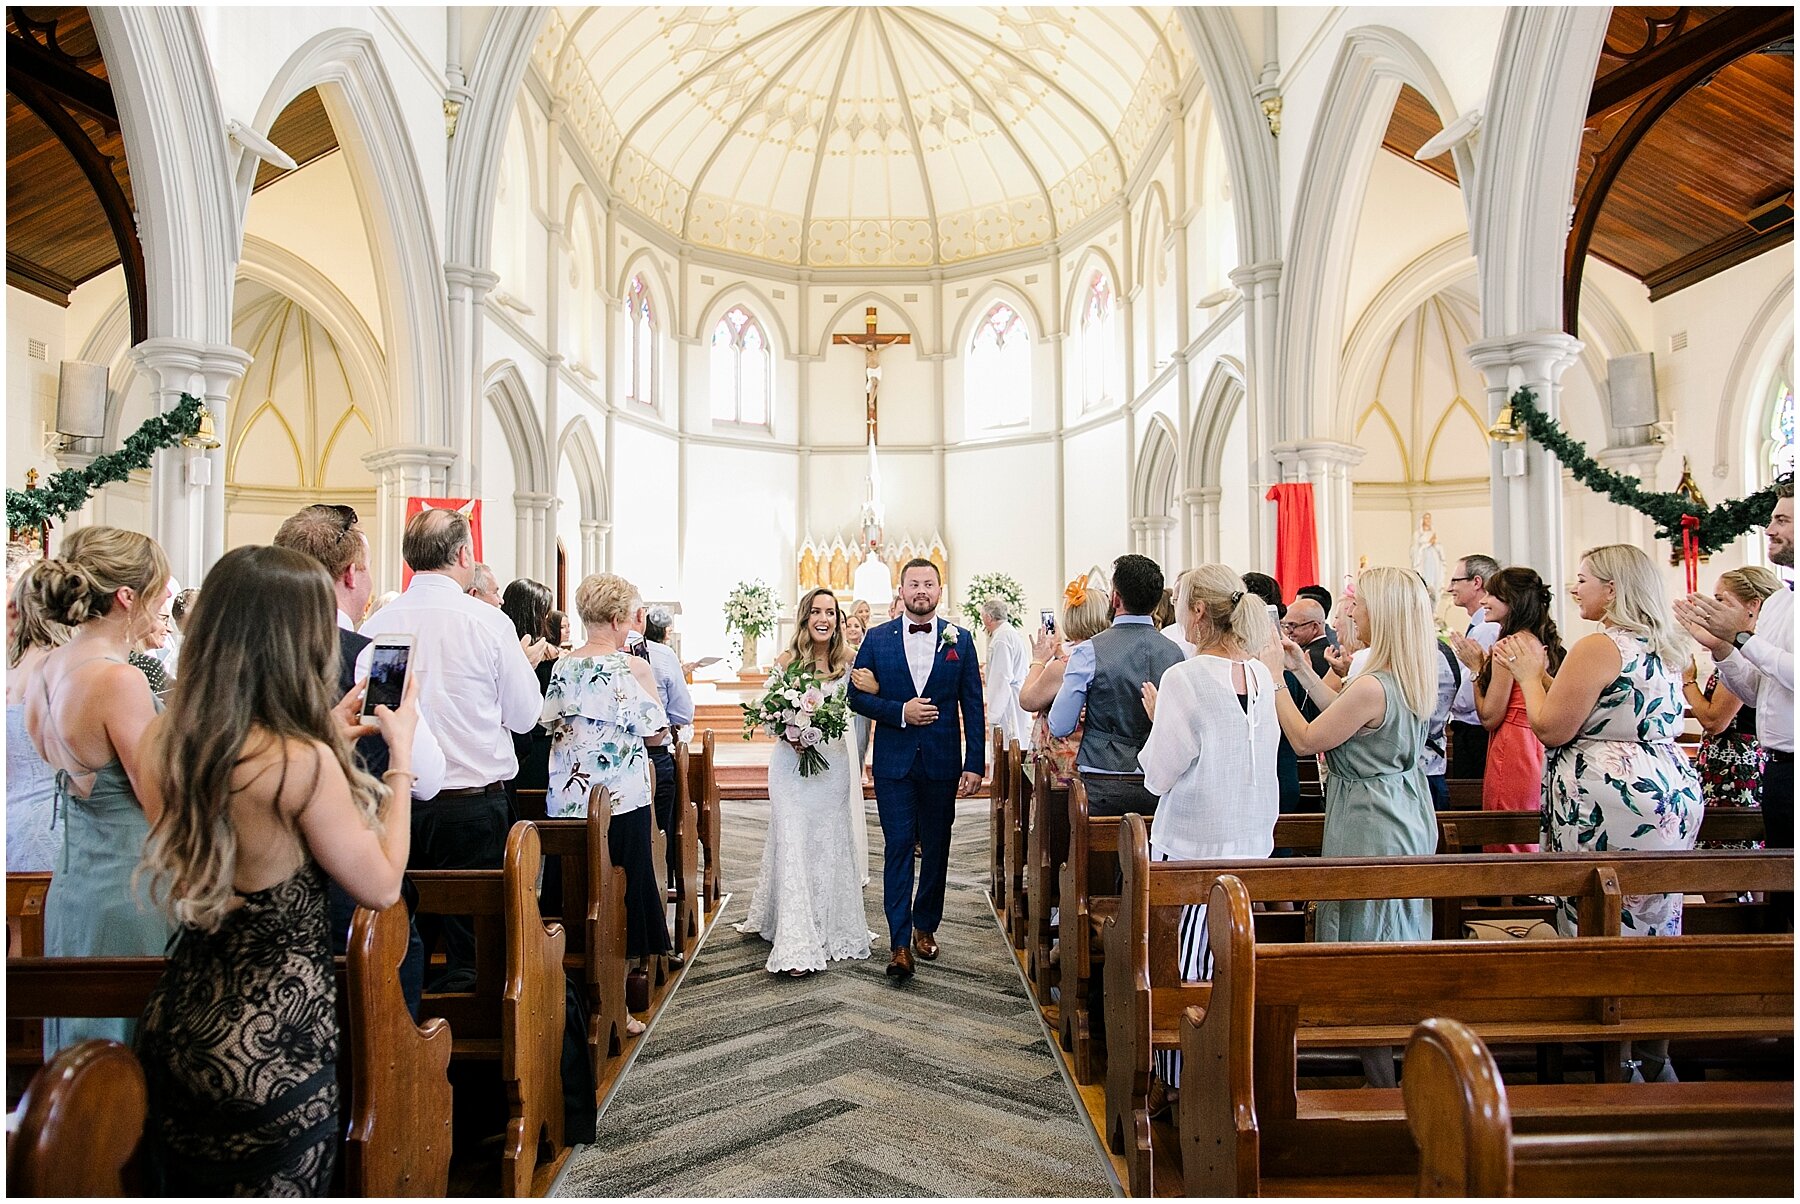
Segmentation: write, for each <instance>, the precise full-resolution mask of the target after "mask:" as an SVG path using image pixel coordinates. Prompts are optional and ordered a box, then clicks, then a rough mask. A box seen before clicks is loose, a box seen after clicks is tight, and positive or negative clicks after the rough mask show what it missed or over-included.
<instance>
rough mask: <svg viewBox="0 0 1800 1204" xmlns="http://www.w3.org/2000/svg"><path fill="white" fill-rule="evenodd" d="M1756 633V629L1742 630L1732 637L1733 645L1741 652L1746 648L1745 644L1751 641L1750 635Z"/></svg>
mask: <svg viewBox="0 0 1800 1204" xmlns="http://www.w3.org/2000/svg"><path fill="white" fill-rule="evenodd" d="M1755 634H1756V633H1755V632H1754V631H1740V632H1738V633H1737V634H1736V635H1734V636H1732V637H1731V646H1732V647H1733V648H1736V649H1737V650H1738V651H1739V652H1742V651H1743V650H1744V645H1745V644H1748V643H1749V642H1750V637H1751V636H1753V635H1755Z"/></svg>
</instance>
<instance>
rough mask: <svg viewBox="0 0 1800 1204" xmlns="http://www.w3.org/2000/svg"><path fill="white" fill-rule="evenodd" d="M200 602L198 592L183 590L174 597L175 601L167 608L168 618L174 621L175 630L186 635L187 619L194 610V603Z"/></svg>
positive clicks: (195, 590)
mask: <svg viewBox="0 0 1800 1204" xmlns="http://www.w3.org/2000/svg"><path fill="white" fill-rule="evenodd" d="M199 600H200V591H199V590H197V589H184V590H182V591H181V592H180V593H178V594H176V595H175V601H174V603H173V604H171V605H170V607H169V617H170V618H172V619H174V620H175V630H177V631H179V632H181V633H182V634H183V635H186V634H187V617H188V615H189V614H190V613H191V612H192V611H193V609H194V603H196V602H198V601H199Z"/></svg>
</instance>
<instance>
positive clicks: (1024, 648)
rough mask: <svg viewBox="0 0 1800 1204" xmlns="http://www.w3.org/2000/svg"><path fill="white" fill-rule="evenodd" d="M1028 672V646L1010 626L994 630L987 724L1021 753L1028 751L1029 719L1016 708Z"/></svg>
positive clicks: (1019, 707)
mask: <svg viewBox="0 0 1800 1204" xmlns="http://www.w3.org/2000/svg"><path fill="white" fill-rule="evenodd" d="M1030 671H1031V646H1030V645H1029V644H1027V643H1026V642H1025V636H1024V634H1023V633H1022V632H1020V631H1019V629H1018V628H1017V627H1014V626H1013V625H1012V624H1011V623H1002V624H1000V626H998V627H996V628H994V634H993V635H992V636H990V637H989V638H988V663H987V721H988V726H990V727H997V728H999V729H1000V732H1001V734H1002V735H1003V736H1004V737H1005V738H1006V739H1007V740H1008V741H1013V740H1017V741H1018V742H1019V747H1020V748H1021V749H1029V748H1030V747H1031V716H1030V715H1027V714H1026V713H1025V708H1023V707H1021V706H1020V705H1019V691H1020V690H1021V689H1022V688H1024V685H1025V676H1026V674H1027V673H1029V672H1030Z"/></svg>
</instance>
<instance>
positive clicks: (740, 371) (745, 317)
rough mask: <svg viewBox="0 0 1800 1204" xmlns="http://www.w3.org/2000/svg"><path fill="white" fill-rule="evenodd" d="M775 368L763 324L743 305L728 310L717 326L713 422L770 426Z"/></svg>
mask: <svg viewBox="0 0 1800 1204" xmlns="http://www.w3.org/2000/svg"><path fill="white" fill-rule="evenodd" d="M773 369H774V357H773V356H771V355H770V354H769V338H768V336H767V335H766V334H764V333H763V328H762V325H761V324H760V323H758V322H757V320H756V319H755V318H754V317H752V316H751V314H750V311H749V310H747V309H745V308H744V307H743V306H741V305H734V306H732V307H731V308H730V309H728V310H726V311H725V316H724V317H722V318H720V319H719V324H718V325H717V326H714V327H713V336H712V413H713V421H714V422H738V423H743V424H744V425H746V426H767V425H768V424H769V393H770V388H771V386H770V379H769V377H770V373H771V372H772V371H773Z"/></svg>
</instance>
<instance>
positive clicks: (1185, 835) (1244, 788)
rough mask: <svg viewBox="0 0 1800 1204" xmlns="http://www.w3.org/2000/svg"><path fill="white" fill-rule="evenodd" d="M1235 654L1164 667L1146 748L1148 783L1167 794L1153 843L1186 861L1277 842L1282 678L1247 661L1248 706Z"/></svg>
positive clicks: (1252, 853) (1257, 853)
mask: <svg viewBox="0 0 1800 1204" xmlns="http://www.w3.org/2000/svg"><path fill="white" fill-rule="evenodd" d="M1231 666H1232V662H1231V661H1229V660H1226V659H1225V658H1224V657H1220V656H1196V657H1194V658H1192V659H1190V660H1185V661H1182V662H1181V663H1180V664H1178V665H1175V666H1173V667H1172V668H1170V669H1169V671H1168V672H1166V673H1164V674H1163V679H1162V684H1161V685H1160V686H1159V687H1158V689H1157V698H1156V720H1155V722H1154V723H1152V724H1151V726H1150V739H1149V740H1148V741H1146V742H1145V744H1144V750H1143V751H1142V752H1141V753H1139V754H1138V764H1139V765H1141V766H1142V767H1143V770H1144V787H1145V789H1147V790H1149V791H1150V793H1152V794H1154V795H1158V796H1159V797H1160V798H1161V800H1162V801H1161V802H1159V803H1158V804H1157V806H1156V814H1155V816H1154V817H1153V818H1152V819H1151V821H1150V844H1151V847H1152V848H1153V849H1155V850H1156V851H1157V852H1159V853H1162V854H1164V855H1166V856H1168V857H1171V858H1174V859H1176V860H1179V861H1192V860H1199V859H1204V858H1217V857H1267V856H1268V855H1269V854H1270V852H1272V851H1273V850H1274V847H1275V817H1276V815H1277V814H1278V813H1279V812H1280V809H1281V786H1280V781H1279V779H1278V777H1277V775H1276V770H1275V757H1276V751H1277V748H1278V747H1279V743H1280V738H1281V728H1280V726H1279V723H1278V722H1277V720H1276V718H1275V690H1276V688H1277V687H1276V686H1275V683H1274V681H1273V680H1272V679H1271V678H1270V676H1269V671H1268V669H1267V668H1265V667H1264V666H1263V664H1262V662H1261V661H1254V660H1252V661H1245V662H1244V674H1245V687H1246V689H1247V690H1248V693H1249V706H1248V708H1244V707H1241V706H1240V705H1239V703H1238V694H1237V691H1236V689H1235V688H1234V687H1233V685H1232V682H1231Z"/></svg>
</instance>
